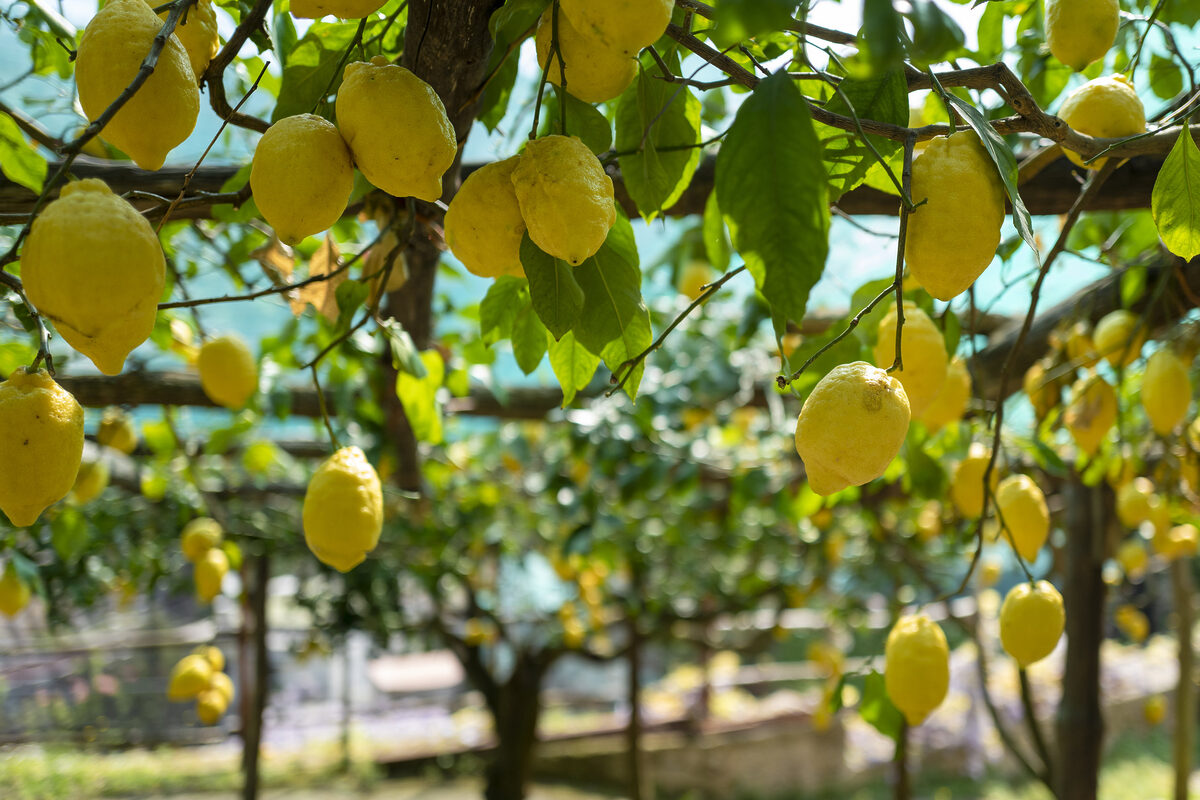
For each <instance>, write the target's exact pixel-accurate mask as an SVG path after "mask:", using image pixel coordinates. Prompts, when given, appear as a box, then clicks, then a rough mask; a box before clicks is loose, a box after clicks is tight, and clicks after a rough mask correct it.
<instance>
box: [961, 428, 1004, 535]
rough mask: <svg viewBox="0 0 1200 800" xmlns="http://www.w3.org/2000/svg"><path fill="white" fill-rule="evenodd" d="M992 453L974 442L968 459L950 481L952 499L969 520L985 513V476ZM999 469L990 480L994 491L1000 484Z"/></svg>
mask: <svg viewBox="0 0 1200 800" xmlns="http://www.w3.org/2000/svg"><path fill="white" fill-rule="evenodd" d="M991 457H992V456H991V451H990V450H988V449H987V448H986V447H984V446H983V445H982V444H980V443H979V442H974V443H972V444H971V447H970V448H969V449H968V451H967V457H966V458H964V459H963V460H962V461H960V462H959V463H958V466H957V467H955V468H954V478H953V479H952V480H951V481H950V499H951V500H953V501H954V507H955V508H957V509H958V513H960V514H962V515H963V516H964V517H967V518H968V519H974V518H975V517H978V516H979V515H980V514H982V513H983V474H984V473H985V472H986V471H987V465H988V462H989V461H990V460H991ZM999 472H1000V470H999V468H998V467H994V468H993V469H992V474H991V476H990V477H989V479H988V483H990V484H991V489H992V491H993V492H994V491H996V486H997V485H998V484H999V483H1000V475H999Z"/></svg>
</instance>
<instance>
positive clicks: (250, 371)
mask: <svg viewBox="0 0 1200 800" xmlns="http://www.w3.org/2000/svg"><path fill="white" fill-rule="evenodd" d="M196 366H197V367H198V368H199V370H200V386H201V388H203V389H204V394H206V395H207V396H208V399H209V400H212V401H213V402H214V403H216V404H217V405H219V406H225V407H226V408H232V409H235V410H236V409H239V408H242V407H243V406H245V405H246V402H247V401H248V400H249V399H250V398H251V397H252V396H253V395H254V392H255V391H256V390H257V389H258V365H257V364H256V363H255V361H254V356H252V355H251V354H250V349H249V348H248V347H246V343H245V342H243V341H242V340H241V339H239V338H238V337H236V336H232V335H226V336H218V337H217V338H216V339H209V340H208V341H207V342H205V343H204V345H203V346H202V347H201V348H200V357H199V358H198V359H197V361H196Z"/></svg>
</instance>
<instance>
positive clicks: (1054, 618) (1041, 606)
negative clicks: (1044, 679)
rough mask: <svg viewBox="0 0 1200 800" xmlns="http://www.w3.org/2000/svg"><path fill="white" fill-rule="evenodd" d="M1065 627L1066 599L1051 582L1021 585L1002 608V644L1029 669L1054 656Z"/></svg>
mask: <svg viewBox="0 0 1200 800" xmlns="http://www.w3.org/2000/svg"><path fill="white" fill-rule="evenodd" d="M1065 624H1066V613H1065V611H1064V610H1063V599H1062V595H1061V594H1059V592H1058V590H1057V589H1055V588H1054V586H1053V585H1052V584H1051V583H1050V582H1049V581H1038V582H1037V583H1034V584H1029V583H1019V584H1017V585H1016V586H1014V587H1013V588H1012V589H1010V590H1009V592H1008V594H1007V595H1005V596H1004V604H1003V605H1001V606H1000V643H1001V644H1002V645H1004V650H1005V652H1006V653H1008V654H1009V655H1010V656H1012V657H1013V658H1014V659H1016V661H1017V664H1019V665H1020V666H1021V668H1025V667H1028V666H1029V665H1030V664H1033V663H1036V662H1038V661H1041V660H1042V659H1043V658H1045V657H1046V656H1048V655H1050V654H1051V653H1052V652H1054V648H1055V647H1056V646H1057V645H1058V640H1059V639H1060V638H1062V632H1063V626H1064V625H1065Z"/></svg>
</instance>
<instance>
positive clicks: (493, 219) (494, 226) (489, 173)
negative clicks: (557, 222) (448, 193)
mask: <svg viewBox="0 0 1200 800" xmlns="http://www.w3.org/2000/svg"><path fill="white" fill-rule="evenodd" d="M520 158H521V157H520V156H513V157H512V158H506V159H505V160H503V161H497V162H494V163H492V164H486V165H484V166H483V167H480V168H479V169H477V170H475V171H474V172H472V173H471V174H470V175H468V176H467V179H466V180H465V181H463V184H462V186H460V187H459V189H458V191H457V192H456V193H455V195H454V199H453V200H451V201H450V207H449V208H448V209H447V210H446V220H445V230H446V244H448V245H450V249H451V250H452V251H453V252H454V255H455V256H457V257H458V260H459V261H461V262H462V263H463V266H465V267H466V268H467V269H468V270H469V271H470V272H471V273H473V274H475V275H478V276H479V277H481V278H498V277H500V276H501V275H512V276H515V277H517V278H523V277H525V270H524V268H523V267H522V266H521V239H522V238H524V236H525V220H524V219H523V218H522V217H521V206H520V205H519V204H518V203H517V193H516V191H515V190H514V189H513V183H512V174H513V170H514V169H516V168H517V162H518V161H519V160H520Z"/></svg>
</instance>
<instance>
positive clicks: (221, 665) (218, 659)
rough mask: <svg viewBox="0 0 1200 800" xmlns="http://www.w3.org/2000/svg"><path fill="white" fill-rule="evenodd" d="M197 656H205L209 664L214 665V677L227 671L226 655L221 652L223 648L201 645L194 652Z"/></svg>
mask: <svg viewBox="0 0 1200 800" xmlns="http://www.w3.org/2000/svg"><path fill="white" fill-rule="evenodd" d="M192 653H194V654H195V655H198V656H204V657H205V658H206V659H208V663H209V664H211V665H212V668H213V672H214V676H213V677H216V673H220V672H221V670H223V669H225V654H224V653H222V652H221V648H219V647H215V646H214V645H211V644H209V645H200V646H199V647H197V648H196V649H195V650H193V651H192Z"/></svg>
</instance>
